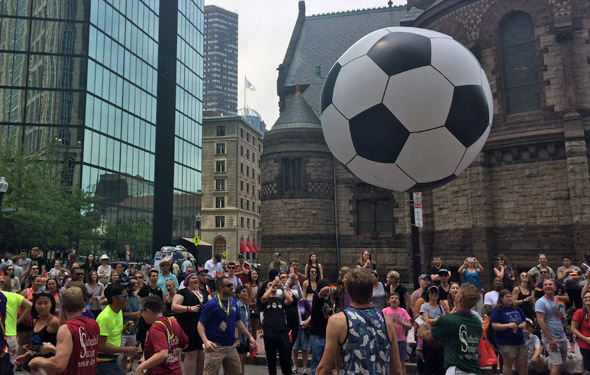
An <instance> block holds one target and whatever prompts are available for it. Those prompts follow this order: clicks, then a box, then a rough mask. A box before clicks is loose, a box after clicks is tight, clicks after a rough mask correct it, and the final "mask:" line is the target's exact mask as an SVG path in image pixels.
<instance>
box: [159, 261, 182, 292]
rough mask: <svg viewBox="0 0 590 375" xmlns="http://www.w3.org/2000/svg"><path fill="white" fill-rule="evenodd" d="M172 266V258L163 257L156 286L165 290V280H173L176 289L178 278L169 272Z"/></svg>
mask: <svg viewBox="0 0 590 375" xmlns="http://www.w3.org/2000/svg"><path fill="white" fill-rule="evenodd" d="M171 267H172V259H171V258H164V259H162V260H161V261H160V276H158V288H160V289H162V290H166V280H173V281H174V284H176V290H178V278H177V277H176V275H175V274H173V273H172V272H170V269H171Z"/></svg>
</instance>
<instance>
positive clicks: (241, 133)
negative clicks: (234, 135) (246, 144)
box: [240, 128, 244, 138]
mask: <svg viewBox="0 0 590 375" xmlns="http://www.w3.org/2000/svg"><path fill="white" fill-rule="evenodd" d="M240 137H242V138H244V129H242V128H240Z"/></svg>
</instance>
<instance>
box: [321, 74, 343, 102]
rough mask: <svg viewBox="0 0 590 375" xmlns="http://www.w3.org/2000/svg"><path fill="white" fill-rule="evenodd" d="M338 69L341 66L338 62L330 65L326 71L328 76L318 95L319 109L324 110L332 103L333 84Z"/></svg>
mask: <svg viewBox="0 0 590 375" xmlns="http://www.w3.org/2000/svg"><path fill="white" fill-rule="evenodd" d="M340 69H342V66H341V65H340V64H338V63H336V64H334V66H332V69H330V71H329V72H328V76H327V77H326V80H325V81H324V86H323V87H322V94H321V97H320V108H321V111H322V112H324V110H325V109H326V108H327V107H328V106H329V105H330V104H332V96H333V95H334V84H335V83H336V78H338V74H339V73H340Z"/></svg>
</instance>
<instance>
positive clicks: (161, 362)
mask: <svg viewBox="0 0 590 375" xmlns="http://www.w3.org/2000/svg"><path fill="white" fill-rule="evenodd" d="M141 304H142V306H143V309H142V310H141V316H143V319H144V320H145V322H146V323H147V324H151V327H150V330H149V331H148V334H147V338H146V340H145V347H144V349H145V350H144V355H145V362H143V363H142V364H141V365H139V366H138V367H137V368H136V369H135V373H136V374H142V373H143V371H144V370H147V373H148V374H149V375H182V368H181V367H180V355H181V353H182V349H184V348H186V346H187V345H188V337H187V336H186V334H185V333H184V331H183V330H182V328H180V325H179V324H178V322H176V319H174V318H166V317H164V316H163V315H162V309H163V307H164V302H162V300H161V299H160V297H158V296H154V295H151V296H148V297H145V298H144V299H143V300H142V301H141ZM195 323H196V322H195Z"/></svg>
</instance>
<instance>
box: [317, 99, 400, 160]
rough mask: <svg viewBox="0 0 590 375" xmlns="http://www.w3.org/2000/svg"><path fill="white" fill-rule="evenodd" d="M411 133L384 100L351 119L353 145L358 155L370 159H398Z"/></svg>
mask: <svg viewBox="0 0 590 375" xmlns="http://www.w3.org/2000/svg"><path fill="white" fill-rule="evenodd" d="M322 123H323V122H322ZM409 135H410V132H409V131H408V130H407V129H406V128H405V127H404V126H403V125H402V124H401V123H400V122H399V120H398V119H397V118H395V116H394V115H393V114H392V113H391V112H390V111H389V109H387V107H386V106H384V105H383V104H377V105H376V106H374V107H371V108H369V109H367V110H366V111H364V112H362V113H360V114H359V115H357V116H355V117H353V118H351V119H350V136H351V139H352V143H353V144H354V149H355V150H356V153H357V154H358V155H360V156H362V157H363V158H365V159H368V160H371V161H376V162H379V163H395V160H396V159H397V157H398V155H399V153H400V152H401V150H402V148H403V147H404V144H405V143H406V140H407V139H408V136H409ZM330 150H332V148H331V147H330Z"/></svg>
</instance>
